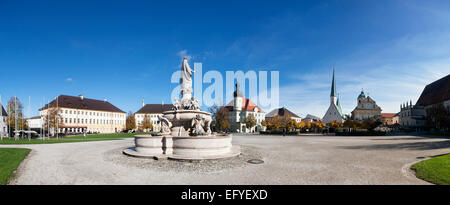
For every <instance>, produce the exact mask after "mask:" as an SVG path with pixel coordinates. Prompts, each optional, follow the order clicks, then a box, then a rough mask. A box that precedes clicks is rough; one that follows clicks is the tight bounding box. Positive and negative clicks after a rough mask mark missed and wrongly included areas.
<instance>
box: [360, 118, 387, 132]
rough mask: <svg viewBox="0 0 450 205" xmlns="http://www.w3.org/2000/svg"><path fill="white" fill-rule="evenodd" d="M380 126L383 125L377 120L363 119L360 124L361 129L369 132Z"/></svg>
mask: <svg viewBox="0 0 450 205" xmlns="http://www.w3.org/2000/svg"><path fill="white" fill-rule="evenodd" d="M381 124H383V123H382V122H381V121H379V120H374V119H365V120H364V121H363V122H362V123H361V128H363V129H367V130H369V131H372V130H373V129H375V128H376V127H378V126H379V125H381Z"/></svg>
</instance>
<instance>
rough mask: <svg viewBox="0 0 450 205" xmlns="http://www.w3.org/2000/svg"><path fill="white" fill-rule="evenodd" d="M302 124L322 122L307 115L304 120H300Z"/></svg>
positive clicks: (318, 118) (315, 117)
mask: <svg viewBox="0 0 450 205" xmlns="http://www.w3.org/2000/svg"><path fill="white" fill-rule="evenodd" d="M302 122H304V123H313V122H323V121H322V119H321V118H320V117H317V116H314V115H311V114H307V115H306V117H305V118H303V119H302Z"/></svg>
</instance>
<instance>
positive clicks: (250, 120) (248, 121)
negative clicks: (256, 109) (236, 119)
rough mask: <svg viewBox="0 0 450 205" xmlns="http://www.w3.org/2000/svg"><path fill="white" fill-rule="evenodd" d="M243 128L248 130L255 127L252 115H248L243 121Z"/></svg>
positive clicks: (254, 119)
mask: <svg viewBox="0 0 450 205" xmlns="http://www.w3.org/2000/svg"><path fill="white" fill-rule="evenodd" d="M245 126H246V127H247V128H249V129H251V128H252V127H254V126H256V118H255V116H254V115H253V114H249V115H248V116H247V118H246V119H245Z"/></svg>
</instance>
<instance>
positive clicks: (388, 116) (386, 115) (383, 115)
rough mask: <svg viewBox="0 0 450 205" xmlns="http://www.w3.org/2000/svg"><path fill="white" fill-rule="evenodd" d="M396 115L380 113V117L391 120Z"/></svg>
mask: <svg viewBox="0 0 450 205" xmlns="http://www.w3.org/2000/svg"><path fill="white" fill-rule="evenodd" d="M396 114H397V113H381V117H386V118H391V117H394V116H395V115H396Z"/></svg>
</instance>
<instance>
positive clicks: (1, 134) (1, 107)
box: [0, 94, 6, 141]
mask: <svg viewBox="0 0 450 205" xmlns="http://www.w3.org/2000/svg"><path fill="white" fill-rule="evenodd" d="M0 109H1V110H0V112H1V113H0V116H1V118H2V122H1V123H3V105H2V95H1V94H0ZM5 126H6V125H5ZM1 129H2V130H1V131H0V138H1V140H2V141H3V135H4V134H3V126H2V127H1Z"/></svg>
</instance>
